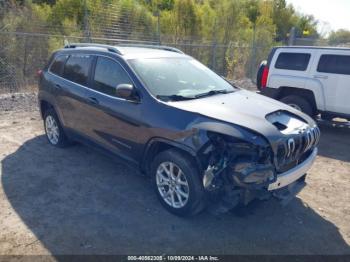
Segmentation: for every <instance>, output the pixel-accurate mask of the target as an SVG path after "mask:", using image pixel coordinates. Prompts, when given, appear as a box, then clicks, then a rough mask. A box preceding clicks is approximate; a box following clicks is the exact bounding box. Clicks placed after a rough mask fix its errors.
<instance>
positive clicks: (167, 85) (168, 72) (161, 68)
mask: <svg viewBox="0 0 350 262" xmlns="http://www.w3.org/2000/svg"><path fill="white" fill-rule="evenodd" d="M130 64H131V66H132V67H133V69H134V70H135V71H136V73H137V74H138V75H139V76H140V78H141V79H142V81H143V82H144V84H145V85H146V86H147V88H148V90H149V91H150V92H151V93H152V94H153V95H154V96H156V97H158V98H160V99H162V100H182V99H194V98H200V97H203V96H208V95H215V94H221V93H229V92H233V91H234V90H235V88H234V87H233V86H232V85H230V84H229V83H228V82H226V80H224V79H223V78H221V77H220V76H218V75H217V74H215V73H214V72H213V71H211V70H210V69H209V68H207V67H206V66H204V65H203V64H201V63H200V62H198V61H196V60H194V59H190V58H145V59H133V60H130ZM166 98H168V99H166Z"/></svg>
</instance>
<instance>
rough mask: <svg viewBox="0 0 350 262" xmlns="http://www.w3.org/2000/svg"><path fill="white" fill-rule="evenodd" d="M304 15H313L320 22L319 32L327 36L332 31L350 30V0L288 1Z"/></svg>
mask: <svg viewBox="0 0 350 262" xmlns="http://www.w3.org/2000/svg"><path fill="white" fill-rule="evenodd" d="M286 1H287V3H288V4H289V3H291V4H293V6H294V7H295V9H296V10H297V11H299V12H301V13H304V14H310V15H313V16H314V17H315V18H316V19H317V20H318V21H319V26H318V31H319V32H320V33H321V34H322V33H323V34H327V33H329V32H330V31H331V30H338V29H342V28H343V29H347V30H350V0H286Z"/></svg>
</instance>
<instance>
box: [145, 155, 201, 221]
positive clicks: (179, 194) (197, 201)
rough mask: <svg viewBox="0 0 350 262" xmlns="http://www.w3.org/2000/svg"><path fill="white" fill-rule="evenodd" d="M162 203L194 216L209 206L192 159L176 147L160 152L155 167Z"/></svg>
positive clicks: (175, 212) (170, 210)
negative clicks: (206, 204)
mask: <svg viewBox="0 0 350 262" xmlns="http://www.w3.org/2000/svg"><path fill="white" fill-rule="evenodd" d="M151 175H152V176H153V183H154V187H155V191H156V194H157V196H158V198H159V200H160V202H161V204H162V205H163V206H164V207H165V208H166V209H167V210H168V211H169V212H171V213H173V214H175V215H178V216H191V215H195V214H197V213H199V212H200V211H202V210H203V208H204V207H205V200H204V189H203V185H202V183H201V181H200V179H199V173H198V169H197V168H196V166H195V165H194V164H193V163H192V161H191V159H189V158H188V157H186V156H184V155H183V154H180V153H179V152H177V151H176V150H167V151H165V152H162V153H160V154H159V155H158V156H156V158H155V159H154V161H153V164H152V168H151Z"/></svg>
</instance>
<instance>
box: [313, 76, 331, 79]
mask: <svg viewBox="0 0 350 262" xmlns="http://www.w3.org/2000/svg"><path fill="white" fill-rule="evenodd" d="M314 78H316V79H328V76H323V75H314Z"/></svg>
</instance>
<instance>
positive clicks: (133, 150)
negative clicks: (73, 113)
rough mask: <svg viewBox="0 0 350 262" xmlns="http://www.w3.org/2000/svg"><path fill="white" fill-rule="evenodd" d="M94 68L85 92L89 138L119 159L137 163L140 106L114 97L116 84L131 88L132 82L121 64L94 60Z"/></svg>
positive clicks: (98, 59)
mask: <svg viewBox="0 0 350 262" xmlns="http://www.w3.org/2000/svg"><path fill="white" fill-rule="evenodd" d="M94 68H95V69H94V74H93V77H92V80H91V88H90V89H89V90H88V92H87V99H88V101H89V103H88V104H89V113H88V115H87V116H86V126H87V130H88V135H89V136H90V137H91V138H92V139H93V140H94V141H95V142H97V143H98V144H100V145H102V146H103V147H105V148H107V149H109V150H111V151H113V152H115V153H117V154H119V155H121V156H122V157H125V158H127V159H129V160H136V159H135V158H136V156H137V155H138V152H137V151H138V143H137V140H138V139H137V138H138V137H139V136H140V125H141V124H140V122H139V119H140V107H141V103H139V102H136V101H129V100H126V99H122V98H119V97H117V96H116V87H117V86H118V85H119V84H132V85H133V81H132V80H131V78H130V77H129V75H128V73H127V72H126V71H125V70H124V68H123V67H122V66H121V64H120V63H119V62H118V61H116V60H114V59H112V58H108V57H102V56H97V57H96V58H95V67H94Z"/></svg>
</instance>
